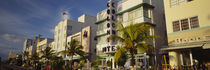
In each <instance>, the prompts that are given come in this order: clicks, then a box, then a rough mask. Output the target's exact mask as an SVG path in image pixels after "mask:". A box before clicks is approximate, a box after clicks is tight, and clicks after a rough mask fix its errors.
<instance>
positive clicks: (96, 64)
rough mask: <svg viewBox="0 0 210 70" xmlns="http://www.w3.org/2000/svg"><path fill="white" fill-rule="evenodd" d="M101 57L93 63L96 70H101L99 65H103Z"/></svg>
mask: <svg viewBox="0 0 210 70" xmlns="http://www.w3.org/2000/svg"><path fill="white" fill-rule="evenodd" d="M101 59H102V58H101V57H99V56H97V57H96V59H95V60H94V61H93V62H92V63H91V66H92V67H93V68H94V70H100V69H99V65H101Z"/></svg>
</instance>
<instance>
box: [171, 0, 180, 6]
mask: <svg viewBox="0 0 210 70" xmlns="http://www.w3.org/2000/svg"><path fill="white" fill-rule="evenodd" d="M176 5H178V0H170V6H171V7H174V6H176Z"/></svg>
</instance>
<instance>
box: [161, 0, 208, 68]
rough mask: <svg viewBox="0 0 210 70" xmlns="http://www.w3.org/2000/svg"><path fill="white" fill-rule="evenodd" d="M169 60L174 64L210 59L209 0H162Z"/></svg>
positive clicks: (175, 66) (188, 64) (203, 62)
mask: <svg viewBox="0 0 210 70" xmlns="http://www.w3.org/2000/svg"><path fill="white" fill-rule="evenodd" d="M164 3H165V4H164V5H165V18H166V25H167V35H168V44H169V46H168V48H164V49H162V50H164V51H166V52H168V55H169V64H170V66H171V67H173V68H178V67H180V66H192V65H193V64H194V63H195V62H198V63H199V65H200V64H209V63H210V59H209V58H210V56H209V55H210V24H209V23H210V9H208V8H209V6H210V5H209V3H210V1H209V0H164Z"/></svg>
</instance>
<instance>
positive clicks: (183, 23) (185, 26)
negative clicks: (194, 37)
mask: <svg viewBox="0 0 210 70" xmlns="http://www.w3.org/2000/svg"><path fill="white" fill-rule="evenodd" d="M181 27H182V30H188V29H189V24H188V19H183V20H181Z"/></svg>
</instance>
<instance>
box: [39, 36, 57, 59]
mask: <svg viewBox="0 0 210 70" xmlns="http://www.w3.org/2000/svg"><path fill="white" fill-rule="evenodd" d="M53 41H54V39H51V38H45V39H43V40H41V41H40V42H38V43H37V49H36V52H37V53H39V56H41V55H42V54H41V51H43V50H44V49H45V48H46V47H51V48H52V47H53V46H51V45H50V44H51V43H52V42H53Z"/></svg>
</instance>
